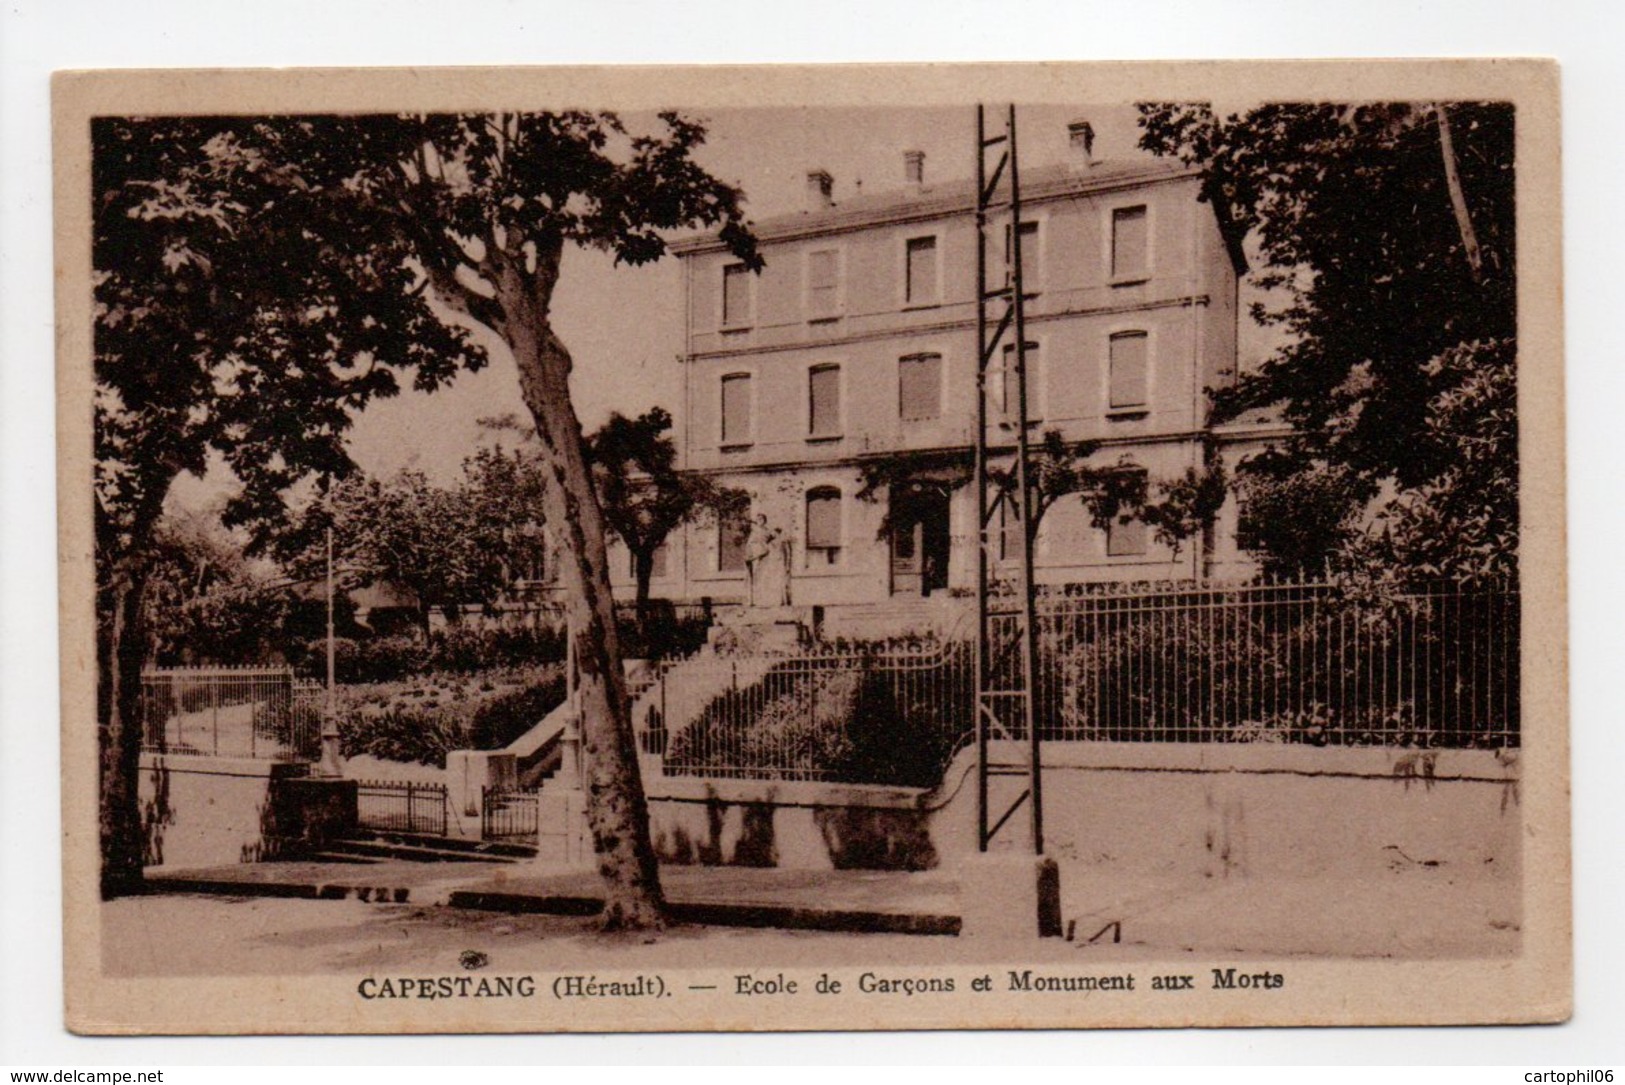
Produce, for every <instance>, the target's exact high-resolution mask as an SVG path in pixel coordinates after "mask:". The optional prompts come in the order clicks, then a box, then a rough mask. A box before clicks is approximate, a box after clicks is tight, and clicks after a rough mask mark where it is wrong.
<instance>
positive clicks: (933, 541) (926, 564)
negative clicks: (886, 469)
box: [891, 487, 948, 596]
mask: <svg viewBox="0 0 1625 1085" xmlns="http://www.w3.org/2000/svg"><path fill="white" fill-rule="evenodd" d="M947 586H948V495H947V494H945V493H942V492H941V491H939V490H936V489H931V488H926V487H918V488H916V487H899V488H898V489H897V490H895V491H894V495H893V497H892V527H891V591H892V594H893V595H908V596H926V595H930V594H931V593H932V592H934V591H941V590H942V589H944V588H946V587H947Z"/></svg>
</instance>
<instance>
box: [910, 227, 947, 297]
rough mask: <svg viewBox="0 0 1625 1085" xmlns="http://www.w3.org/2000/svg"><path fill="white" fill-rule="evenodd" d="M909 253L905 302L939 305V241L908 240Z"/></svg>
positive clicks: (928, 239)
mask: <svg viewBox="0 0 1625 1085" xmlns="http://www.w3.org/2000/svg"><path fill="white" fill-rule="evenodd" d="M907 253H908V267H907V268H906V272H905V273H906V275H907V282H906V283H905V286H904V295H903V297H904V300H905V301H906V302H907V303H908V304H909V305H935V304H937V301H938V297H937V294H938V291H937V239H936V238H935V237H911V238H909V239H908V243H907Z"/></svg>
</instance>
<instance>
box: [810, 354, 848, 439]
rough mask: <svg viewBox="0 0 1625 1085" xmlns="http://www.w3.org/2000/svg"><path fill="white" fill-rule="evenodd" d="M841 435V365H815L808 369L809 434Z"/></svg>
mask: <svg viewBox="0 0 1625 1085" xmlns="http://www.w3.org/2000/svg"><path fill="white" fill-rule="evenodd" d="M840 435H841V367H840V366H838V365H815V366H813V367H812V368H811V369H809V370H807V436H808V437H839V436H840Z"/></svg>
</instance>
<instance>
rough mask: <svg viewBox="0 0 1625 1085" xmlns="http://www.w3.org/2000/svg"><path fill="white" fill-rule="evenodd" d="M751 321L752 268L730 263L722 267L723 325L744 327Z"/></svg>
mask: <svg viewBox="0 0 1625 1085" xmlns="http://www.w3.org/2000/svg"><path fill="white" fill-rule="evenodd" d="M749 323H750V269H749V268H747V267H745V265H744V264H729V265H728V266H727V267H724V268H723V269H722V326H723V327H725V328H738V327H743V326H744V325H747V324H749Z"/></svg>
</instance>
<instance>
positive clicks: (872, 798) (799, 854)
mask: <svg viewBox="0 0 1625 1085" xmlns="http://www.w3.org/2000/svg"><path fill="white" fill-rule="evenodd" d="M648 794H649V824H650V834H651V836H652V837H653V839H654V845H655V852H656V854H657V855H659V857H660V859H661V860H662V861H663V862H668V863H700V864H705V865H708V866H758V867H788V868H792V869H803V870H929V869H931V868H933V867H935V866H936V865H937V864H938V861H939V858H940V857H939V856H938V854H937V850H936V847H935V845H934V844H933V843H932V839H931V829H930V820H931V815H930V813H929V812H928V811H927V810H926V809H925V807H924V802H923V800H924V798H925V796H926V794H927V792H924V791H921V790H919V789H915V788H886V787H859V786H853V785H850V784H822V783H807V782H801V781H761V780H704V779H699V778H694V777H677V776H674V777H657V778H652V779H650V781H649V784H648Z"/></svg>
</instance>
